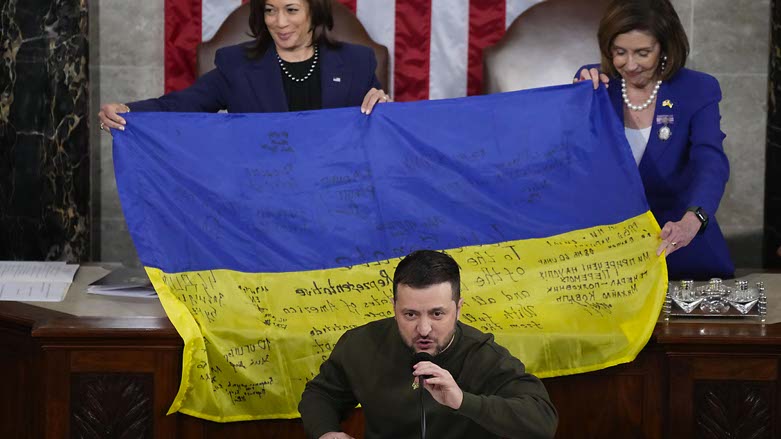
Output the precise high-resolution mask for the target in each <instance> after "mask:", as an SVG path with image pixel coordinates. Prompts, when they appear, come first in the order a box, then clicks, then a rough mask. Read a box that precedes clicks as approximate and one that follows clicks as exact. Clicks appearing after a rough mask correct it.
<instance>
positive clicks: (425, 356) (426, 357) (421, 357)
mask: <svg viewBox="0 0 781 439" xmlns="http://www.w3.org/2000/svg"><path fill="white" fill-rule="evenodd" d="M421 361H430V362H432V363H433V362H434V356H432V355H431V354H429V353H428V352H416V353H415V356H414V357H412V365H413V366H414V365H416V364H418V363H420V362H421ZM429 378H431V375H421V376H419V377H418V384H420V387H423V383H424V382H425V381H426V380H427V379H429Z"/></svg>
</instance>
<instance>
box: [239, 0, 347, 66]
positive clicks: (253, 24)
mask: <svg viewBox="0 0 781 439" xmlns="http://www.w3.org/2000/svg"><path fill="white" fill-rule="evenodd" d="M304 1H305V2H306V4H307V5H308V6H309V20H310V24H311V28H310V29H311V30H312V42H313V43H318V44H321V45H327V46H334V45H336V44H335V43H334V42H333V41H331V39H330V38H328V31H330V30H331V29H333V27H334V15H333V13H332V12H331V0H304ZM265 17H266V0H250V10H249V30H250V36H251V37H252V38H254V39H255V42H254V43H253V44H252V45H250V46H249V47H248V48H247V55H248V56H249V57H250V58H258V57H260V56H263V54H264V53H266V50H268V47H269V45H270V44H271V43H272V41H273V40H272V39H271V34H270V33H269V31H268V27H266V18H265Z"/></svg>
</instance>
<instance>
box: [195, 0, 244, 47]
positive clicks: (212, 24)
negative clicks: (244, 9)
mask: <svg viewBox="0 0 781 439" xmlns="http://www.w3.org/2000/svg"><path fill="white" fill-rule="evenodd" d="M239 6H241V0H201V41H209V40H211V39H212V37H213V36H214V34H216V33H217V31H218V30H219V29H220V25H222V22H223V21H225V19H226V18H228V15H230V13H231V12H233V11H234V10H236V8H238V7H239Z"/></svg>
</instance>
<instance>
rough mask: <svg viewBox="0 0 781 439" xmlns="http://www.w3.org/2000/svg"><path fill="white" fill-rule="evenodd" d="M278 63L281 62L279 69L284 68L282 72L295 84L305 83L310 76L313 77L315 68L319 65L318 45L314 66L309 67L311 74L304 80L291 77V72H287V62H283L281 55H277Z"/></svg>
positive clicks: (313, 61)
mask: <svg viewBox="0 0 781 439" xmlns="http://www.w3.org/2000/svg"><path fill="white" fill-rule="evenodd" d="M277 61H279V67H281V68H282V72H284V73H285V76H287V77H288V78H290V80H291V81H293V82H304V81H306V80H307V79H309V77H310V76H312V73H314V71H315V66H316V65H317V44H315V56H314V59H313V60H312V65H311V66H309V73H307V74H306V75H305V76H304V77H303V78H296V77H295V76H293V75H291V74H290V72H288V71H287V66H285V61H282V58H280V56H279V53H277Z"/></svg>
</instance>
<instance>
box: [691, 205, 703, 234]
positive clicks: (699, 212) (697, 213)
mask: <svg viewBox="0 0 781 439" xmlns="http://www.w3.org/2000/svg"><path fill="white" fill-rule="evenodd" d="M686 210H687V211H688V212H691V213H693V214H694V216H696V217H697V219H698V220H700V230H699V231H698V232H697V234H698V235H699V234H701V233H702V232H704V231H705V228H706V227H708V214H707V213H705V211H704V210H702V207H699V206H696V207H690V208H688V209H686Z"/></svg>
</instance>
